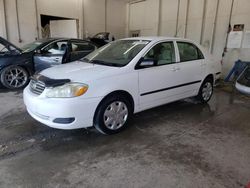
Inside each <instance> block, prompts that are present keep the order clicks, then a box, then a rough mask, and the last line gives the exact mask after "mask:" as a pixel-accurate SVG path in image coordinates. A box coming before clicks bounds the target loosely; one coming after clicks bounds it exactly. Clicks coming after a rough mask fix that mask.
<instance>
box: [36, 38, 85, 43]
mask: <svg viewBox="0 0 250 188" xmlns="http://www.w3.org/2000/svg"><path fill="white" fill-rule="evenodd" d="M57 40H81V41H88V40H87V39H77V38H44V39H38V40H37V41H40V42H50V41H51V42H52V41H57Z"/></svg>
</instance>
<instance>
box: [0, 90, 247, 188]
mask: <svg viewBox="0 0 250 188" xmlns="http://www.w3.org/2000/svg"><path fill="white" fill-rule="evenodd" d="M0 122H1V123H0V187H1V188H5V187H8V188H9V187H28V188H29V187H30V188H34V187H51V188H56V187H60V188H61V187H100V188H101V187H102V188H103V187H107V188H112V187H114V188H117V187H125V188H128V187H148V188H152V187H163V188H166V187H170V188H172V187H173V188H184V187H185V188H196V187H197V188H207V187H209V188H210V187H213V188H217V187H218V188H222V187H225V188H231V187H232V188H236V187H244V186H245V185H247V184H248V182H249V181H250V100H249V98H247V97H244V96H242V95H239V94H234V95H232V94H230V93H227V92H225V91H223V90H222V89H216V92H215V95H214V96H213V98H212V100H211V101H210V102H209V104H207V105H202V104H196V103H195V102H194V101H193V100H185V101H180V102H176V103H172V104H168V105H165V106H162V107H158V108H155V109H152V110H148V111H145V112H142V113H139V114H137V115H135V117H134V119H133V120H132V121H131V123H130V124H131V126H130V127H129V128H128V129H127V130H125V131H124V132H122V133H120V134H117V135H112V136H104V135H100V134H98V133H97V132H96V131H95V130H91V131H89V132H88V131H85V130H74V131H61V130H55V129H51V128H48V127H46V126H43V125H41V124H40V123H38V122H36V121H35V120H33V119H32V118H31V117H30V116H29V115H28V114H27V113H26V111H25V109H24V106H23V102H22V93H21V92H8V91H4V90H2V91H1V93H0Z"/></svg>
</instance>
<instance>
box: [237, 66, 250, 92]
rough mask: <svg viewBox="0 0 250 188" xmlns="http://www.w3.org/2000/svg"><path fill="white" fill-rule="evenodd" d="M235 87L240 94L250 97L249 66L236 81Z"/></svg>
mask: <svg viewBox="0 0 250 188" xmlns="http://www.w3.org/2000/svg"><path fill="white" fill-rule="evenodd" d="M235 87H236V89H237V90H238V91H240V92H241V93H244V94H247V95H250V66H247V67H246V68H245V69H244V71H243V72H242V73H241V75H240V76H239V78H238V79H237V81H236V84H235Z"/></svg>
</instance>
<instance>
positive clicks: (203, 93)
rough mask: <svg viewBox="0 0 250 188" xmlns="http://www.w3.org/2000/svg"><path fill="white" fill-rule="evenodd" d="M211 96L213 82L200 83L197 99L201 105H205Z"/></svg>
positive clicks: (207, 80) (206, 80)
mask: <svg viewBox="0 0 250 188" xmlns="http://www.w3.org/2000/svg"><path fill="white" fill-rule="evenodd" d="M212 95H213V80H212V79H209V78H207V79H205V80H204V82H203V83H202V85H201V87H200V90H199V94H198V95H197V99H198V100H199V101H200V102H202V103H207V102H208V101H209V100H210V99H211V97H212Z"/></svg>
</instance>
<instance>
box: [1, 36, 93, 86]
mask: <svg viewBox="0 0 250 188" xmlns="http://www.w3.org/2000/svg"><path fill="white" fill-rule="evenodd" d="M97 48H98V45H96V44H95V43H93V42H91V41H88V40H80V39H66V38H49V39H41V40H37V41H35V42H33V43H30V44H27V45H25V46H23V47H21V48H18V47H17V46H15V45H13V44H11V43H10V42H8V41H7V40H5V39H3V38H2V37H0V81H1V84H2V85H3V86H5V87H6V88H9V89H18V88H22V87H24V86H26V85H27V84H28V82H29V76H31V75H32V74H34V73H35V72H38V71H41V70H43V69H46V68H49V67H51V66H55V65H60V64H62V63H68V62H72V61H75V60H78V59H81V58H83V57H84V56H86V55H87V54H89V53H91V52H92V51H94V50H95V49H97Z"/></svg>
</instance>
